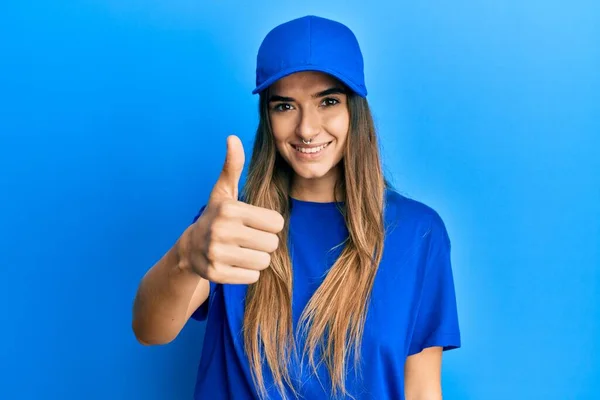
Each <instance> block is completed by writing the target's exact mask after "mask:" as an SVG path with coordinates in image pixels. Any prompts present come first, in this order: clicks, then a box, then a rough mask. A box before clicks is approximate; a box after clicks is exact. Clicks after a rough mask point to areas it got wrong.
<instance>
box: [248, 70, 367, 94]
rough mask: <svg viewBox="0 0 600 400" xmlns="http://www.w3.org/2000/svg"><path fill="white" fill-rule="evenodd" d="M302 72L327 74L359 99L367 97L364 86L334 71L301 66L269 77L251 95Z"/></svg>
mask: <svg viewBox="0 0 600 400" xmlns="http://www.w3.org/2000/svg"><path fill="white" fill-rule="evenodd" d="M302 71H317V72H323V73H326V74H329V75H331V76H333V77H334V78H336V79H339V80H340V81H342V82H343V83H344V84H346V85H347V86H348V87H349V88H350V89H352V91H354V92H355V93H356V94H358V95H359V96H361V97H366V96H367V89H366V88H365V87H364V86H362V85H357V84H355V83H354V82H352V81H351V80H350V79H348V78H347V77H345V76H344V74H341V73H339V72H337V71H334V70H331V69H328V68H322V67H319V66H316V65H303V66H296V67H293V68H288V69H283V70H281V71H279V72H278V73H277V74H275V75H273V76H271V77H270V78H269V79H267V80H266V81H264V82H263V83H262V84H260V85H258V86H257V87H256V88H255V89H254V90H253V91H252V94H257V93H260V92H262V91H263V90H265V89H266V88H268V87H269V86H271V85H272V84H274V83H275V82H277V81H278V80H280V79H281V78H284V77H286V76H288V75H291V74H293V73H296V72H302Z"/></svg>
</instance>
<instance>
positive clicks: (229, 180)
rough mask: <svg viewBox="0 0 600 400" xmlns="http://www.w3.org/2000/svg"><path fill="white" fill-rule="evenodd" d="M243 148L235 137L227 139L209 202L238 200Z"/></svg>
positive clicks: (242, 165)
mask: <svg viewBox="0 0 600 400" xmlns="http://www.w3.org/2000/svg"><path fill="white" fill-rule="evenodd" d="M244 160H245V155H244V146H243V145H242V141H241V140H240V139H239V138H238V137H237V136H235V135H231V136H229V137H228V138H227V154H226V155H225V163H224V164H223V169H222V170H221V174H220V175H219V179H218V180H217V182H216V183H215V185H214V186H213V190H212V192H211V194H210V201H218V200H223V199H232V200H237V199H238V187H239V183H240V178H241V176H242V171H243V169H244Z"/></svg>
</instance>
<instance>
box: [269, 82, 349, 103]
mask: <svg viewBox="0 0 600 400" xmlns="http://www.w3.org/2000/svg"><path fill="white" fill-rule="evenodd" d="M332 94H346V91H345V90H344V89H342V88H339V87H336V86H334V87H331V88H329V89H325V90H323V91H321V92H318V93H315V94H313V95H312V97H313V98H314V99H317V98H319V97H325V96H330V95H332ZM274 101H282V102H293V101H295V100H294V99H293V98H292V97H285V96H279V95H277V94H274V95H271V96H270V97H269V103H272V102H274Z"/></svg>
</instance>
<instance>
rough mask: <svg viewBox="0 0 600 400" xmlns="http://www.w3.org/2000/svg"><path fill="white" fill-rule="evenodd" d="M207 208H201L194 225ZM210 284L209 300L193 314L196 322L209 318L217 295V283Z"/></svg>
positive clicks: (193, 221)
mask: <svg viewBox="0 0 600 400" xmlns="http://www.w3.org/2000/svg"><path fill="white" fill-rule="evenodd" d="M205 208H206V206H202V208H200V211H198V213H197V214H196V216H195V217H194V219H193V220H192V224H193V223H195V222H196V221H197V220H198V218H200V216H201V215H202V213H203V212H204V209H205ZM209 283H210V291H209V293H208V298H207V299H206V300H205V301H204V303H202V304H201V305H200V307H198V308H197V309H196V311H194V313H193V314H192V318H193V319H195V320H196V321H204V320H206V317H207V316H208V310H209V308H210V303H211V302H212V299H213V297H214V293H215V288H216V283H214V282H209Z"/></svg>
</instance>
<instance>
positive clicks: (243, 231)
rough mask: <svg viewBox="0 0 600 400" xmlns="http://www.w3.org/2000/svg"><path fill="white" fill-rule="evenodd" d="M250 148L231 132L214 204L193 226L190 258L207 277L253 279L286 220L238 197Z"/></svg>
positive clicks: (211, 202) (215, 279)
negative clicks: (243, 144) (246, 151)
mask: <svg viewBox="0 0 600 400" xmlns="http://www.w3.org/2000/svg"><path fill="white" fill-rule="evenodd" d="M243 168H244V148H243V146H242V142H241V141H240V139H239V138H238V137H236V136H229V137H228V138H227V155H226V157H225V163H224V165H223V170H222V171H221V174H220V176H219V179H218V180H217V182H216V183H215V185H214V186H213V189H212V192H211V194H210V197H209V201H208V204H207V205H206V208H205V209H204V212H203V213H202V215H201V216H200V218H198V220H197V221H196V223H195V224H194V225H192V227H191V228H190V229H191V231H190V243H189V244H190V253H189V256H190V262H191V267H192V269H193V270H194V271H195V272H196V273H197V274H198V275H200V276H201V277H203V278H204V279H207V280H209V281H212V282H216V283H231V284H250V283H254V282H256V281H257V280H258V279H259V277H260V272H261V271H263V270H264V269H265V268H268V267H269V265H270V264H271V253H273V252H274V251H275V250H276V249H277V247H278V245H279V238H278V237H277V233H279V232H280V231H281V230H282V229H283V226H284V220H283V217H282V216H281V214H279V213H278V212H276V211H273V210H269V209H266V208H261V207H256V206H253V205H250V204H246V203H243V202H241V201H239V200H238V187H239V181H240V177H241V175H242V170H243Z"/></svg>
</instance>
